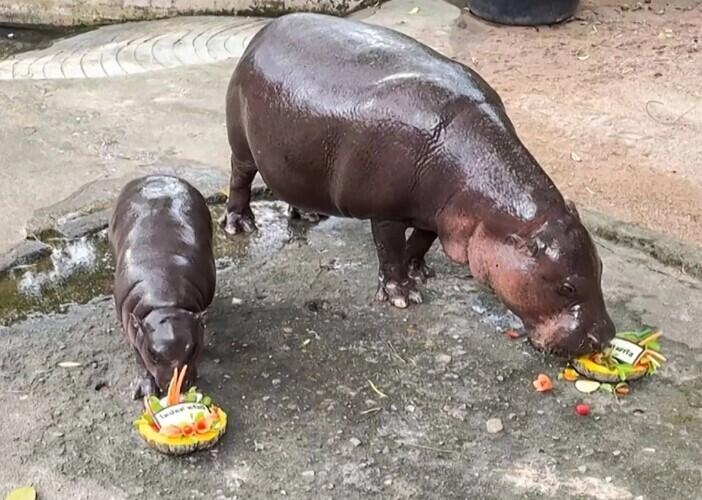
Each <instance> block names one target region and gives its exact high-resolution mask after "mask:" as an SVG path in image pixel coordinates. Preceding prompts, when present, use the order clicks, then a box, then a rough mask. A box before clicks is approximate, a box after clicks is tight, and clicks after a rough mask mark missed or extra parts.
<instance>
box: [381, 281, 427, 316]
mask: <svg viewBox="0 0 702 500" xmlns="http://www.w3.org/2000/svg"><path fill="white" fill-rule="evenodd" d="M375 300H377V301H378V302H385V301H388V302H390V303H391V304H392V305H393V306H395V307H399V308H400V309H404V308H406V307H407V306H409V305H410V303H415V304H421V303H422V295H421V294H420V293H419V292H418V291H417V289H416V288H415V284H414V281H412V280H407V281H404V282H402V283H398V282H397V281H392V280H383V279H381V280H380V283H379V284H378V291H377V292H376V294H375Z"/></svg>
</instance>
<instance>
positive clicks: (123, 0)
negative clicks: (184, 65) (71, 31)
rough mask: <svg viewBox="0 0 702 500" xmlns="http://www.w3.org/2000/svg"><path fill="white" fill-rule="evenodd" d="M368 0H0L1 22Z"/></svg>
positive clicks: (350, 4) (352, 5) (284, 9)
mask: <svg viewBox="0 0 702 500" xmlns="http://www.w3.org/2000/svg"><path fill="white" fill-rule="evenodd" d="M375 3H377V2H371V1H370V0H51V1H47V0H0V23H8V24H13V25H32V26H37V25H38V26H54V27H56V26H60V27H66V26H91V25H96V24H106V23H114V22H124V21H138V20H146V19H157V18H163V17H172V16H177V15H206V14H229V15H233V14H239V15H243V14H249V15H264V16H271V15H280V14H283V13H288V12H322V13H326V14H335V15H343V14H347V13H349V12H352V11H354V10H355V9H358V8H360V7H363V6H369V5H373V4H375Z"/></svg>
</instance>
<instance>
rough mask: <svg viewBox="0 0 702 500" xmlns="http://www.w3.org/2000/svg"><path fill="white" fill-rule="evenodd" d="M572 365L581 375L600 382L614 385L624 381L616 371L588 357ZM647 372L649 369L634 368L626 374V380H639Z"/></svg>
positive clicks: (573, 361) (577, 359) (642, 367)
mask: <svg viewBox="0 0 702 500" xmlns="http://www.w3.org/2000/svg"><path fill="white" fill-rule="evenodd" d="M570 364H571V365H572V366H573V368H574V369H575V371H577V372H578V373H579V374H580V375H582V376H584V377H587V378H589V379H592V380H597V381H598V382H610V383H614V382H621V381H622V379H621V378H620V376H619V373H617V371H616V370H613V369H611V368H607V367H606V366H603V365H600V364H597V363H595V362H594V361H592V360H591V359H590V358H589V357H587V356H583V357H580V358H576V359H574V360H572V361H571V362H570ZM646 371H647V368H646V367H645V366H633V367H632V368H631V370H630V371H629V372H628V373H627V374H626V380H636V379H639V378H641V377H643V376H644V375H646Z"/></svg>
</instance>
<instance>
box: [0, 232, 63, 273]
mask: <svg viewBox="0 0 702 500" xmlns="http://www.w3.org/2000/svg"><path fill="white" fill-rule="evenodd" d="M50 253H51V247H50V246H49V245H47V244H45V243H42V242H41V241H38V240H33V239H30V240H24V241H23V242H21V243H19V244H18V245H17V246H15V247H13V248H12V249H10V250H9V251H8V252H6V253H4V254H0V274H2V273H4V272H5V271H7V270H8V269H11V268H13V267H15V266H19V265H22V264H27V263H29V262H33V261H35V260H36V259H38V258H40V257H43V256H45V255H49V254H50Z"/></svg>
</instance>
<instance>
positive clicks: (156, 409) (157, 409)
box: [149, 396, 163, 413]
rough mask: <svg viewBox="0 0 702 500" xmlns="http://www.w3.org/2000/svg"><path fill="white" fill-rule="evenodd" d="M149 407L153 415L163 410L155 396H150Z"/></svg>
mask: <svg viewBox="0 0 702 500" xmlns="http://www.w3.org/2000/svg"><path fill="white" fill-rule="evenodd" d="M149 407H150V408H151V411H152V412H154V413H158V412H160V411H161V410H163V405H162V404H161V401H159V399H158V398H157V397H156V396H151V397H150V398H149Z"/></svg>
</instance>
